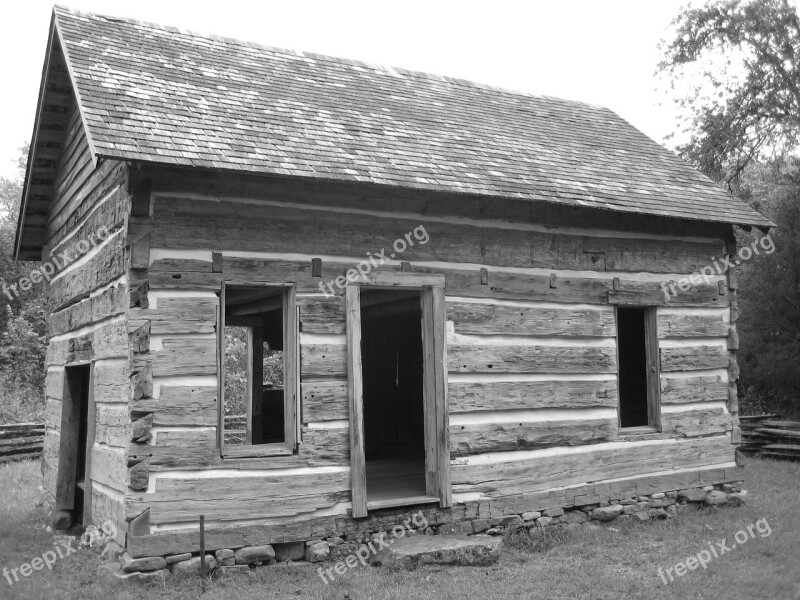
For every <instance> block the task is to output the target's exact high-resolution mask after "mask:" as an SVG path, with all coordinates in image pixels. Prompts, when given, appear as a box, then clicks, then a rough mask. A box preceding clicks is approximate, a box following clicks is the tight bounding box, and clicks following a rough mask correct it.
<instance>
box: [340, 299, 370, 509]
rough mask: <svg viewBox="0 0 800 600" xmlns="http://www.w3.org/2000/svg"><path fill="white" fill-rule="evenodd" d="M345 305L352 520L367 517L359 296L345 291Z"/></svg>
mask: <svg viewBox="0 0 800 600" xmlns="http://www.w3.org/2000/svg"><path fill="white" fill-rule="evenodd" d="M345 298H346V303H347V395H348V397H349V400H350V474H351V488H352V501H353V502H352V503H353V517H356V518H358V517H366V516H367V469H366V463H365V459H364V397H363V381H362V372H361V365H362V363H361V303H360V300H361V293H360V289H359V287H358V286H354V285H349V286H347V289H346V290H345Z"/></svg>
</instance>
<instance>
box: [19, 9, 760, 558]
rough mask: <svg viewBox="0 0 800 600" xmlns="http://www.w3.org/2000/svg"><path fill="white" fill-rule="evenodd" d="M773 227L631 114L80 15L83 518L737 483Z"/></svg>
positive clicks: (171, 545)
mask: <svg viewBox="0 0 800 600" xmlns="http://www.w3.org/2000/svg"><path fill="white" fill-rule="evenodd" d="M771 226H772V223H771V222H770V221H769V220H768V219H766V218H764V217H763V216H761V215H760V214H758V213H757V212H755V211H753V210H752V209H750V208H749V207H748V206H747V205H745V204H744V203H742V202H741V201H739V200H738V199H736V198H734V197H733V196H731V195H730V194H728V193H727V192H726V191H724V190H723V189H721V188H719V187H718V186H716V185H715V184H713V183H712V182H711V181H710V180H708V179H707V178H706V177H705V176H703V175H702V174H700V173H698V172H697V171H695V170H694V169H692V168H691V167H690V166H688V165H686V164H685V163H683V162H682V161H681V160H680V159H678V158H677V157H676V156H674V155H673V153H671V152H670V151H668V150H666V149H664V148H662V147H661V146H660V145H659V144H657V143H656V142H654V141H652V140H651V139H649V138H647V137H646V136H645V135H644V134H642V133H640V132H639V131H638V130H636V129H635V128H634V127H632V126H631V125H630V124H628V123H627V122H626V121H624V120H623V119H622V118H620V117H619V116H617V115H616V114H614V113H613V112H611V111H610V110H608V109H606V108H603V107H599V106H594V105H589V104H583V103H580V102H574V101H565V100H559V99H555V98H550V97H540V96H534V95H530V94H523V93H517V92H513V91H509V90H504V89H498V88H494V87H490V86H486V85H481V84H476V83H473V82H468V81H463V80H458V79H453V78H448V77H440V76H435V75H430V74H424V73H418V72H412V71H408V70H403V69H399V68H385V67H379V66H374V65H370V64H365V63H361V62H357V61H352V60H344V59H339V58H332V57H329V56H321V55H317V54H310V53H303V52H294V51H288V50H282V49H277V48H272V47H267V46H263V45H259V44H254V43H247V42H242V41H237V40H233V39H226V38H221V37H211V36H206V35H199V34H195V33H192V32H187V31H183V30H179V29H176V28H172V27H161V26H157V25H153V24H148V23H141V22H137V21H132V20H126V19H119V18H111V17H104V16H96V15H90V14H81V13H77V12H74V11H71V10H69V9H67V8H62V7H56V8H55V9H54V12H53V17H52V22H51V26H50V30H49V38H48V43H47V51H46V60H45V64H44V68H43V73H42V80H41V88H40V94H39V99H38V107H37V112H36V120H35V126H34V131H33V136H32V143H31V149H30V156H29V161H28V169H27V174H26V179H25V185H24V197H23V203H22V209H21V213H20V218H19V227H18V232H17V238H16V257H17V258H18V259H20V260H41V261H44V264H43V267H42V269H41V271H42V274H41V276H40V277H39V279H41V278H42V277H44V278H45V279H47V280H48V284H47V285H48V294H49V299H50V302H51V305H52V315H51V317H50V319H49V330H48V336H49V337H48V339H49V345H48V350H47V359H46V369H47V378H46V381H47V385H46V396H47V399H46V406H47V409H46V410H47V417H46V437H45V444H44V454H43V460H42V472H43V477H44V489H45V493H46V494H47V497H48V502H49V504H50V505H51V506H52V508H53V516H54V517H53V518H54V521H55V522H56V524H57V525H59V526H61V527H68V526H70V525H75V524H83V525H86V524H89V523H95V524H100V523H102V522H106V521H110V522H112V523H114V524H115V526H116V529H117V531H118V534H117V541H118V542H119V543H120V544H121V545H124V546H125V548H126V549H127V551H128V552H129V553H130V554H131V556H163V555H169V554H177V553H183V552H197V550H198V546H197V544H198V536H199V532H198V531H199V530H198V527H199V525H198V522H199V516H200V515H201V514H202V515H203V516H204V518H205V523H206V528H207V532H206V544H207V547H209V548H211V549H213V548H234V549H235V548H241V547H246V546H255V545H260V544H274V543H282V542H302V541H306V540H311V539H317V538H324V537H326V536H331V535H342V536H346V535H348V534H350V535H351V536H352V535H353V534H354V532H356V533H358V532H369V531H377V530H380V529H386V528H387V527H391V525H392V524H394V523H396V522H398V519H400V518H401V516H402V515H407V514H409V512H410V511H412V510H422V511H425V513H424V514H426V515H427V519H428V521H429V522H430V523H431V524H434V525H435V524H437V523H460V522H468V521H470V520H475V519H479V518H480V519H488V520H491V519H496V518H500V517H505V516H507V515H511V514H521V513H523V512H526V511H542V510H547V509H552V510H558V509H563V508H570V507H578V506H589V507H591V506H593V505H597V504H599V503H601V502H609V501H611V502H618V501H619V500H620V499H624V498H635V497H637V496H641V495H643V494H645V495H646V494H651V493H657V492H667V491H675V490H681V489H686V488H693V487H694V488H700V487H703V486H709V485H720V484H723V483H726V482H728V483H729V482H736V481H739V480H741V476H740V474H739V472H737V470H736V468H737V467H736V460H735V446H734V444H735V443H737V441H738V440H739V435H740V434H739V427H738V417H737V414H738V409H737V396H736V379H737V377H738V368H737V363H736V350H737V347H738V338H737V334H736V319H737V316H738V309H737V302H736V287H737V285H736V278H735V272H734V270H732V269H720V268H718V265H719V264H720V259H721V258H722V257H725V256H726V255H734V254H735V253H736V241H735V236H734V228H735V227H741V228H745V229H747V230H750V229H751V228H753V227H755V228H758V229H760V230H761V231H764V232H766V231H767V230H768V229H769V227H771ZM687 281H691V283H690V284H686V282H687ZM676 282H677V283H678V287H677V288H676ZM684 284H686V285H684ZM553 514H558V513H553ZM476 531H477V526H476Z"/></svg>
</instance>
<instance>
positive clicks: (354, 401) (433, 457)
mask: <svg viewBox="0 0 800 600" xmlns="http://www.w3.org/2000/svg"><path fill="white" fill-rule="evenodd" d="M364 286H369V287H373V288H378V289H381V288H383V289H412V290H419V292H420V308H421V311H422V319H421V323H420V327H421V329H422V346H423V361H424V364H423V411H424V428H425V433H424V437H425V488H426V490H425V491H426V494H427V495H429V496H432V497H436V498H438V499H439V505H440V506H442V507H449V506H451V505H452V491H451V486H450V429H449V413H448V404H447V343H446V336H447V327H446V319H447V317H446V311H445V295H444V275H421V274H419V273H374V274H371V275H367V276H366V277H364V278H363V280H361V281H358V282H355V283H351V284H349V285H348V286H347V288H346V289H345V302H346V313H347V392H348V400H349V406H350V469H351V484H352V503H353V516H354V517H366V516H367V472H366V460H365V455H364V389H363V372H362V367H363V363H362V356H361V288H362V287H364Z"/></svg>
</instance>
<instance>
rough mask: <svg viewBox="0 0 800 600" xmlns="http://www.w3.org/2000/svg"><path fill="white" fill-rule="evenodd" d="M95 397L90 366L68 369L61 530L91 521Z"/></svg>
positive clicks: (59, 508) (57, 517) (61, 455)
mask: <svg viewBox="0 0 800 600" xmlns="http://www.w3.org/2000/svg"><path fill="white" fill-rule="evenodd" d="M91 396H92V395H91V367H90V365H76V366H70V367H65V368H64V392H63V400H62V405H61V441H60V446H59V460H58V480H57V483H56V495H57V497H56V509H57V510H56V513H55V519H54V524H55V526H56V528H57V529H69V528H71V527H76V526H81V525H83V524H85V523H87V524H88V522H89V521H90V520H91V500H92V482H91V474H90V471H91V449H92V445H93V444H94V429H95V427H94V424H95V414H94V406H93V403H92V401H91Z"/></svg>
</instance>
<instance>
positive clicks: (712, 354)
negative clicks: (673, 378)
mask: <svg viewBox="0 0 800 600" xmlns="http://www.w3.org/2000/svg"><path fill="white" fill-rule="evenodd" d="M659 350H660V353H661V370H662V371H666V372H669V371H697V370H700V369H722V368H725V367H727V366H728V352H727V351H726V350H725V349H724V348H722V347H720V346H717V345H698V346H687V347H680V348H664V347H661V348H660V349H659Z"/></svg>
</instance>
